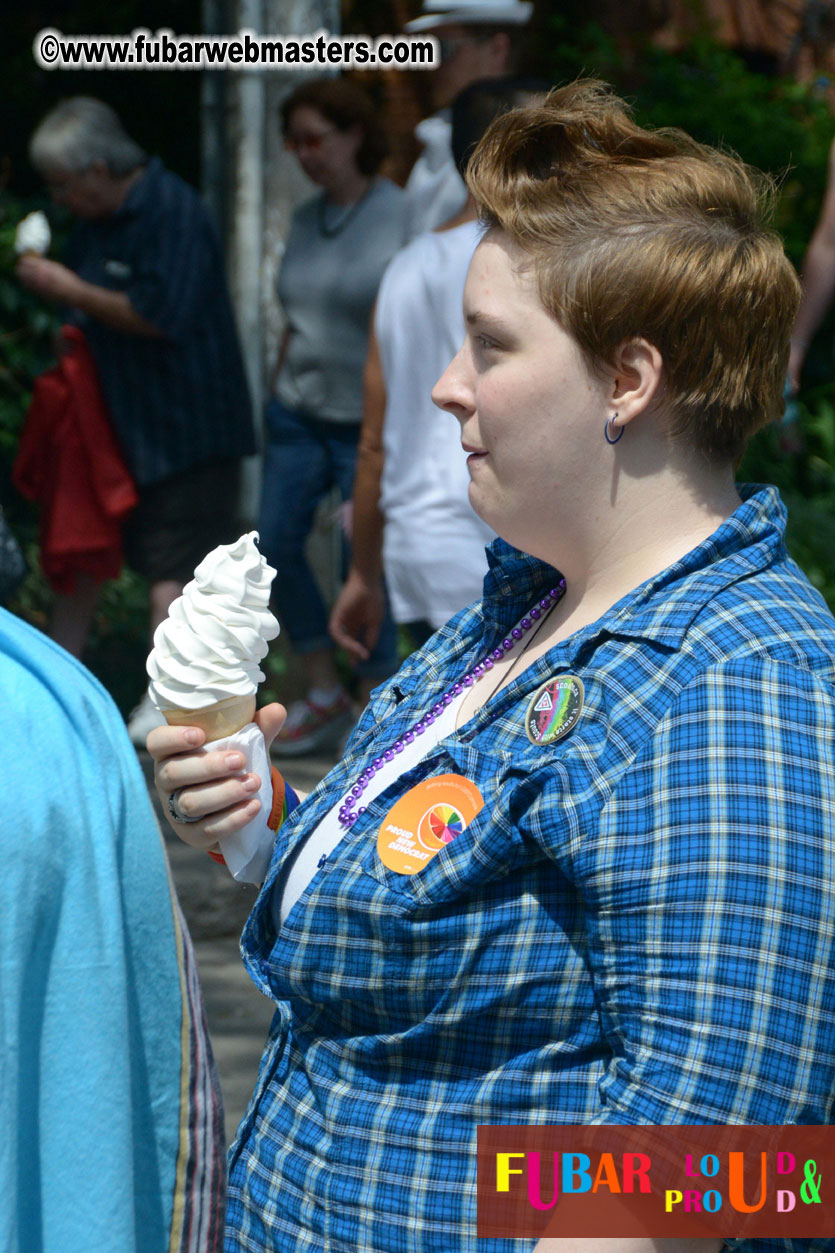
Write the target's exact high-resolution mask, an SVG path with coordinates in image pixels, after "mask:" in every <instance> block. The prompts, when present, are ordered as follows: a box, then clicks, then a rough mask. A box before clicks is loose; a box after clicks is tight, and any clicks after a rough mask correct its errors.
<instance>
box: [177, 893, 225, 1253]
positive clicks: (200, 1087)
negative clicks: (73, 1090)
mask: <svg viewBox="0 0 835 1253" xmlns="http://www.w3.org/2000/svg"><path fill="white" fill-rule="evenodd" d="M172 903H173V906H174V914H175V925H176V933H177V953H178V957H179V960H180V993H181V997H182V1004H183V1019H182V1029H181V1034H180V1041H181V1057H182V1072H181V1080H180V1148H179V1153H178V1156H177V1174H176V1181H175V1186H174V1199H173V1206H172V1215H171V1240H170V1242H169V1245H168V1253H218V1250H219V1249H221V1247H222V1244H223V1225H224V1210H225V1205H226V1161H225V1157H224V1154H223V1152H222V1147H221V1146H222V1145H223V1143H224V1138H225V1129H224V1121H223V1100H222V1097H221V1094H220V1084H219V1082H218V1076H217V1070H216V1069H215V1064H214V1059H213V1057H212V1050H211V1045H210V1043H209V1029H208V1025H207V1023H206V1012H205V1009H204V1007H203V995H202V992H201V990H200V979H199V976H198V972H197V962H196V959H195V956H194V949H193V948H192V944H191V938H190V936H189V934H188V929H187V927H186V924H185V919H184V918H183V915H182V911H181V910H180V905H179V902H178V900H177V898H176V894H175V893H174V891H173V888H172Z"/></svg>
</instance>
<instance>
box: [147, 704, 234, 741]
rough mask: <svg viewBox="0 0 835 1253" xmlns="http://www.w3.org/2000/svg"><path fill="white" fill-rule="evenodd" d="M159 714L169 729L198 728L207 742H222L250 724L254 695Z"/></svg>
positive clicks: (169, 710) (166, 710)
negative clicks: (203, 733)
mask: <svg viewBox="0 0 835 1253" xmlns="http://www.w3.org/2000/svg"><path fill="white" fill-rule="evenodd" d="M160 713H161V714H162V716H163V718H164V719H165V721H166V722H167V723H168V725H169V726H171V727H200V728H201V729H202V730H203V731H205V732H206V739H207V741H208V740H222V739H224V738H225V737H226V736H227V735H234V734H235V732H236V731H240V729H241V727H245V726H246V725H247V723H248V722H252V719H253V717H254V716H255V694H254V693H253V694H252V696H229V697H227V699H226V700H219V701H216V702H215V703H214V705H206V706H204V708H203V709H161V710H160Z"/></svg>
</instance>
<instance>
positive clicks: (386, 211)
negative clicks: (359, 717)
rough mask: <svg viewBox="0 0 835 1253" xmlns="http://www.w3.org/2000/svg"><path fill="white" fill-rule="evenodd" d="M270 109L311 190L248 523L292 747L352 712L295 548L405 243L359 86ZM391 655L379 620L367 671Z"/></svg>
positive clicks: (348, 455)
mask: <svg viewBox="0 0 835 1253" xmlns="http://www.w3.org/2000/svg"><path fill="white" fill-rule="evenodd" d="M281 120H282V127H283V131H284V137H285V143H286V145H287V147H288V148H290V149H291V150H292V151H293V152H295V154H296V156H297V157H298V160H299V164H300V165H301V167H302V169H303V170H304V172H305V173H306V174H307V175H308V177H309V178H311V179H312V180H313V182H315V183H317V184H318V185H319V187H320V188H321V189H322V190H321V192H320V193H319V194H318V195H316V196H314V197H313V198H312V199H310V200H307V201H305V203H304V204H302V205H301V206H300V207H299V209H297V210H296V213H295V214H294V216H293V223H292V227H291V230H290V236H289V239H288V241H287V248H286V252H285V255H284V259H283V261H282V264H281V270H280V273H279V279H278V295H279V300H280V302H281V306H282V309H283V311H284V313H285V315H286V318H287V328H286V330H285V333H284V338H283V340H282V343H281V348H280V351H279V355H278V361H277V363H276V369H275V373H274V376H273V387H272V397H271V399H270V402H269V404H268V407H267V430H268V446H267V452H266V459H265V465H264V491H263V504H262V507H261V519H260V524H259V529H260V533H261V546H262V548H263V550H264V553H265V555H266V557H267V559H268V560H269V561H270V563H271V564H272V565H274V566H276V568H277V569H278V572H279V574H278V578H277V579H276V581H275V590H274V600H275V608H276V610H277V612H278V614H279V616H280V617H281V619H282V621H283V623H284V625H285V627H286V629H287V631H288V633H289V635H290V638H291V640H292V642H293V646H294V648H295V649H296V651H297V652H298V653H299V654H300V656H301V658H302V661H303V664H304V667H305V672H306V679H307V684H308V692H307V696H306V698H305V699H304V700H302V701H298V702H297V703H296V704H295V705H294V706H292V707H291V709H290V713H289V716H288V719H287V723H286V725H285V728H284V731H283V733H282V735H281V738H280V740H279V742H278V745H277V748H278V750H279V751H280V752H281V751H283V752H284V754H285V755H288V756H290V755H295V754H301V753H304V752H309V751H311V750H312V749H314V748H317V747H321V746H322V745H323V744H324V743H325V742H327V741H328V740H334V739H335V738H336V737H338V736H339V735H340V734H341V733H342V732H343V731H345V730H347V728H348V726H350V723H351V712H350V705H349V702H348V698H347V695H346V693H345V691H344V689H343V687H342V685H341V682H340V679H339V676H338V672H337V670H336V668H335V666H334V660H333V652H332V645H331V642H330V639H329V636H328V629H327V611H326V608H325V606H324V604H323V602H322V597H321V594H320V592H319V590H318V587H317V585H316V582H315V580H314V578H313V575H312V573H311V570H310V567H309V565H308V563H307V560H306V558H305V552H304V546H305V541H306V540H307V537H308V535H309V533H310V529H311V526H312V522H313V516H314V513H315V510H316V507H317V505H318V504H319V502H320V501H321V499H322V498H323V497H324V496H325V495H326V494H327V493H328V492H329V491H330V490H331V489H332V488H333V487H337V488H338V489H339V491H340V493H341V495H342V497H343V500H347V499H350V495H351V490H352V486H353V478H354V467H355V463H356V451H357V443H358V439H359V430H360V421H361V419H362V373H363V366H364V363H365V356H366V350H367V346H368V328H369V322H370V317H371V311H372V307H373V304H374V299H375V296H376V294H377V287H378V285H379V283H380V279H381V278H382V275H383V271H384V270H385V268H386V266H387V264H388V262H389V261H390V260H391V257H392V256H393V255H394V253H395V252H396V251H397V250H398V248H400V247H401V246H402V244H403V243H404V242H405V227H404V223H405V209H404V202H403V193H402V191H401V190H400V188H398V187H396V186H395V185H394V184H393V183H391V182H389V180H388V179H385V178H380V177H379V176H378V174H377V171H378V170H379V168H380V164H381V162H382V160H383V156H384V155H385V139H384V136H383V133H382V130H381V128H380V125H379V122H378V120H377V117H376V115H375V111H374V107H373V105H372V103H371V101H370V99H369V98H368V96H367V95H366V94H365V92H363V91H362V90H361V89H360V88H358V87H356V86H355V85H354V84H352V83H348V82H345V81H343V80H339V79H323V80H320V81H316V82H311V83H305V84H303V85H302V86H301V87H299V88H298V89H297V90H296V91H294V92H293V93H292V94H291V95H290V96H289V97H288V98H287V100H286V101H285V102H284V105H283V106H282V110H281ZM395 660H396V659H395V648H394V628H393V626H392V625H391V622H390V621H389V622H388V623H387V624H386V625H385V628H384V630H383V631H382V633H381V636H380V640H379V642H378V644H377V647H376V649H375V651H374V652H373V653H372V656H371V659H370V661H369V662H367V663H366V664H365V667H364V677H366V678H369V679H371V678H373V679H379V678H383V677H385V676H386V675H388V674H390V673H391V672H392V671H393V669H394V668H395ZM361 677H363V676H362V672H361Z"/></svg>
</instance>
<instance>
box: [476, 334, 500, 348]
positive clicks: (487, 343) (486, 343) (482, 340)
mask: <svg viewBox="0 0 835 1253" xmlns="http://www.w3.org/2000/svg"><path fill="white" fill-rule="evenodd" d="M475 338H476V343H477V344H478V346H479V348H481V349H482V350H483V351H485V352H489V351H490V350H491V349H493V348H495V349H497V348H498V347H499V345H498V344H497V343H496V341H495V339H491V338H490V336H489V335H476V337H475Z"/></svg>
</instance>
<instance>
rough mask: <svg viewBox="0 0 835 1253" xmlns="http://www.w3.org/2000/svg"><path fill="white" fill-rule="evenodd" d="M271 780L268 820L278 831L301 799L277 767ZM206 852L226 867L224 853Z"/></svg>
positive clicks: (273, 768)
mask: <svg viewBox="0 0 835 1253" xmlns="http://www.w3.org/2000/svg"><path fill="white" fill-rule="evenodd" d="M270 778H271V780H272V785H273V806H272V809H271V810H270V816H269V818H268V819H267V826H268V827H269V829H270V830H271V831H277V830H278V828H279V827H280V826H282V825H283V824H284V823H285V822H286V821H287V819H288V818H289V817H290V814H291V813H292V812H293V810H294V809H295V808H296V806H297V805H298V803H299V798H298V796H297V795H296V793H295V792H294V791H293V789H292V788H291V787H290V784H289V783H287V782H286V780H285V778H284V775H283V774H281V772H280V771H279V770H277V769H276V768H275V766H273V767H272V774H271V776H270ZM206 852H207V853H208V854H209V856H210V857H211V859H212V861H216V862H217V863H218V865H219V866H225V865H226V859H225V857H224V856H223V853H216V852H214V850H213V849H211V848H207V849H206Z"/></svg>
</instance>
